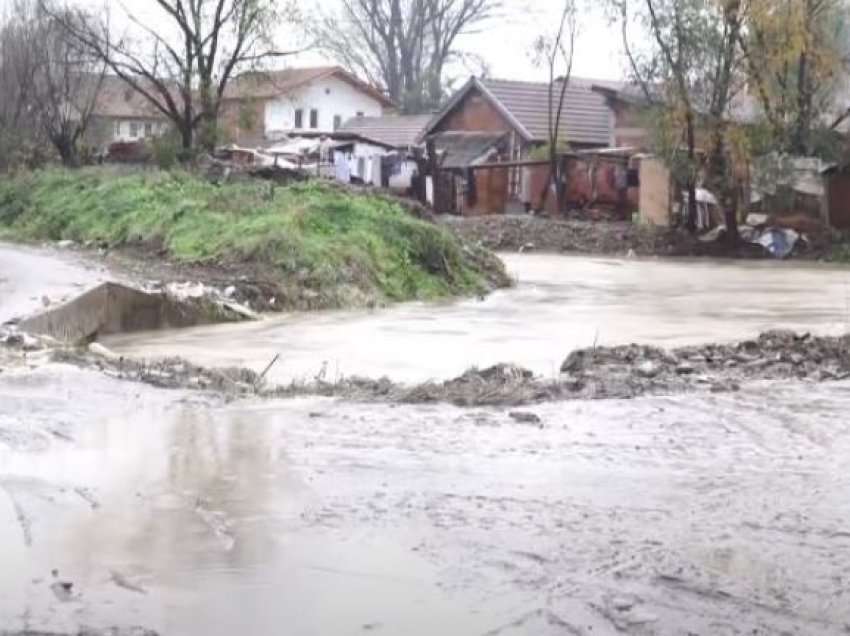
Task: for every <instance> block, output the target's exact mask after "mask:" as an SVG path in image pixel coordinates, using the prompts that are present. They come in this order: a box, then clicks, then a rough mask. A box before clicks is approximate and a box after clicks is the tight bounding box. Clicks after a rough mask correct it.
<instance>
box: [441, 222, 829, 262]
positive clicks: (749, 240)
mask: <svg viewBox="0 0 850 636" xmlns="http://www.w3.org/2000/svg"><path fill="white" fill-rule="evenodd" d="M440 222H441V223H443V224H444V225H445V226H446V227H448V228H449V229H451V230H452V231H453V232H454V233H455V234H457V235H458V236H460V237H461V238H462V239H464V240H465V241H468V242H472V243H477V244H479V245H481V246H483V247H485V248H487V249H491V250H496V251H510V252H527V251H529V246H533V248H534V250H535V251H539V252H554V253H566V254H590V255H607V256H629V257H635V256H643V257H647V256H683V257H686V256H711V257H724V256H725V257H736V258H765V257H770V256H771V255H774V256H779V257H781V258H785V257H787V256H789V255H790V254H791V253H792V252H793V255H794V256H795V257H799V258H805V259H819V258H825V257H826V256H828V255H829V253H830V252H831V250H832V249H833V248H832V241H831V239H830V237H829V236H828V235H827V234H825V233H823V232H820V233H811V234H810V233H806V234H804V235H803V234H802V233H801V232H800V231H799V230H796V229H795V228H788V227H785V226H784V225H782V224H781V221H780V220H778V219H775V218H773V217H770V218H769V219H767V222H768V223H769V227H768V228H750V227H747V226H742V227H741V230H742V232H741V238H742V241H741V242H740V244H739V245H738V246H737V247H734V248H730V247H729V246H728V244H727V243H726V242H725V241H724V240H723V238H724V237H725V228H724V227H722V226H718V227H716V228H714V229H713V230H711V231H709V232H707V233H705V234H704V235H702V236H700V237H698V236H695V235H693V234H691V233H689V232H687V231H686V230H683V229H675V228H662V227H651V226H646V225H639V224H635V223H630V222H625V221H587V220H580V219H546V218H540V217H534V216H528V215H523V216H510V215H491V216H480V217H452V216H443V217H441V218H440ZM804 238H805V240H803V239H804Z"/></svg>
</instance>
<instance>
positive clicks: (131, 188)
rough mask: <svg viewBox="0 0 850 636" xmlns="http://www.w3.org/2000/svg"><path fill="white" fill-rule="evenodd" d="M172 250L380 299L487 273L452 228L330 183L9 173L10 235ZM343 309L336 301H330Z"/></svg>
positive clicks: (430, 291)
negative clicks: (259, 266) (261, 268)
mask: <svg viewBox="0 0 850 636" xmlns="http://www.w3.org/2000/svg"><path fill="white" fill-rule="evenodd" d="M4 234H5V235H7V236H12V237H14V238H16V239H19V240H54V241H55V240H63V239H71V240H74V241H78V242H81V243H85V242H96V243H100V244H107V245H109V246H111V247H113V248H115V247H118V248H120V247H122V246H130V245H150V246H157V247H162V248H164V249H165V250H166V251H167V254H168V256H169V257H170V258H171V259H172V260H174V261H177V262H183V263H198V264H207V263H216V264H225V265H226V264H228V263H244V262H256V263H259V264H262V265H264V266H269V267H271V268H272V270H273V271H275V272H277V273H279V275H280V277H281V280H282V281H286V282H287V283H290V284H291V283H292V282H293V281H296V282H297V286H298V287H299V288H303V289H311V290H314V291H316V292H319V293H331V295H333V293H332V290H334V289H337V288H340V287H344V286H347V287H348V288H351V287H354V288H356V289H357V290H359V291H360V292H364V293H365V294H367V295H370V296H371V297H373V298H377V299H378V300H381V301H400V300H411V299H435V298H441V297H446V296H451V295H460V294H471V293H478V292H480V291H481V290H482V289H484V288H485V286H486V284H485V281H486V274H487V272H484V271H482V270H481V267H482V266H479V265H477V263H480V262H482V260H486V259H478V258H473V257H471V256H470V254H469V252H468V251H467V250H465V249H464V247H463V246H462V245H461V244H460V243H459V241H458V240H457V239H456V238H455V237H454V236H453V235H451V234H450V233H448V231H446V230H444V229H442V228H440V227H437V226H435V225H433V224H430V223H427V222H424V221H420V220H417V219H415V218H413V217H412V216H410V215H409V214H408V213H406V212H405V211H404V210H403V209H402V208H401V207H400V206H398V205H397V204H395V203H393V202H392V201H389V200H387V199H384V198H380V197H376V196H370V195H363V194H355V193H351V192H348V191H344V190H342V189H340V188H337V187H334V186H332V185H329V184H324V183H321V182H307V183H301V184H294V185H291V186H287V187H277V188H275V190H274V194H273V196H271V194H270V186H269V184H268V183H265V182H259V181H250V182H246V183H235V184H231V185H225V186H215V185H213V184H210V183H208V182H207V181H205V180H202V179H199V178H198V177H196V176H193V175H191V174H189V173H186V172H136V173H129V174H128V173H126V172H125V173H121V172H118V171H115V170H109V169H105V168H87V169H84V170H78V171H67V170H61V169H50V170H44V171H39V172H35V173H26V174H21V175H17V176H14V177H10V178H8V179H5V178H3V177H0V235H4ZM331 304H333V303H331Z"/></svg>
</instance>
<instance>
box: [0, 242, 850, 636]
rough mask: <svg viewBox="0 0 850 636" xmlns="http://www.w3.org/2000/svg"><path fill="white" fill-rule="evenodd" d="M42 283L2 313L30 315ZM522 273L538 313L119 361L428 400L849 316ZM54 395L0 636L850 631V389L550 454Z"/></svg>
mask: <svg viewBox="0 0 850 636" xmlns="http://www.w3.org/2000/svg"><path fill="white" fill-rule="evenodd" d="M36 256H38V255H37V254H36ZM2 258H3V252H2V250H0V259H2ZM14 260H15V263H16V265H15V266H16V267H18V268H19V269H20V268H21V266H22V265H21V264H22V263H23V264H26V263H34V261H27V260H25V259H24V260H17V259H14ZM2 263H3V261H2V260H0V264H2ZM45 265H50V260H49V259H48V260H46V261H42V262H41V264H40V265H39V267H38V268H36V269H33V270H32V271H31V273H30V274H27V273H26V272H24V273H23V274H22V276H28V275H29V276H32V277H35V278H37V275H38V273H39V272H41V273H42V280H38V281H35V280H34V279H33V278H30V280H29V282H27V279H20V280H19V279H17V278H13V279H12V280H11V282H10V281H7V282H5V283H2V287H0V292H8V290H12V293H13V295H14V297H16V298H18V299H23V301H22V302H20V303H19V304H18V301H16V306H23V305H25V304H27V303H32V302H33V299H35V300H37V299H38V296H39V294H41V293H42V291H41V289H43V287H44V285H43V283H44V280H43V274H44V272H45V271H50V272H52V271H53V270H45V269H44V266H45ZM509 266H510V268H511V269H512V270H513V271H514V272H515V273H516V275H517V277H518V278H519V281H520V284H519V285H518V287H517V288H516V289H513V290H508V291H505V292H500V293H498V294H495V295H493V296H492V297H490V298H488V299H486V300H484V301H463V302H456V303H445V304H442V305H439V306H422V305H416V304H413V305H407V306H403V307H397V308H393V309H388V310H381V311H376V312H370V313H366V312H360V313H356V312H347V313H342V312H340V313H328V314H320V315H317V316H304V317H279V318H273V319H268V320H266V321H263V322H261V323H258V324H247V325H238V326H232V325H231V326H225V327H216V328H212V329H193V330H188V331H180V332H168V333H161V334H141V335H134V336H128V337H126V338H121V339H116V340H115V341H111V342H109V343H108V344H109V345H110V346H112V347H114V348H116V349H118V350H120V351H123V352H126V351H134V352H143V353H146V354H151V355H159V354H163V353H165V354H169V355H173V354H183V355H188V356H189V357H192V358H195V359H198V360H199V361H201V362H209V361H212V362H215V363H222V364H223V363H235V362H244V361H247V362H249V363H251V364H252V365H253V366H262V363H264V362H265V361H266V360H267V359H268V358H270V357H271V355H272V354H273V353H277V352H280V353H282V354H283V355H284V365H282V370H281V371H278V373H282V374H284V375H285V374H293V373H308V372H310V371H311V369H315V367H316V366H318V365H320V364H321V363H322V361H328V364H329V365H334V366H336V365H338V366H339V367H340V369H341V372H345V373H366V374H369V375H383V374H387V375H390V376H391V377H393V378H394V379H401V380H404V379H408V380H413V379H417V378H421V377H423V376H425V377H428V376H434V377H440V378H443V377H447V376H449V375H452V374H453V373H456V372H458V371H459V370H462V369H463V368H464V367H465V366H467V365H469V364H473V363H477V364H487V363H489V362H496V361H513V362H519V363H521V364H525V365H527V366H531V367H533V368H535V369H536V370H538V371H540V372H541V373H546V372H547V370H548V369H549V366H550V365H551V366H552V367H553V368H556V367H557V365H558V364H559V363H560V360H561V358H562V357H563V356H564V355H565V354H566V352H567V351H568V350H569V349H571V348H572V347H574V346H585V345H588V344H591V343H592V342H593V341H594V340H596V341H598V342H599V343H612V342H622V341H628V340H638V341H647V342H656V343H660V344H680V343H685V342H692V341H704V340H717V339H735V338H740V337H744V336H748V335H752V334H755V333H757V332H758V331H760V330H762V329H765V328H774V327H790V328H797V329H806V330H811V331H815V332H831V331H839V330H842V329H844V327H845V323H846V317H847V315H848V313H850V312H848V311H847V307H848V302H847V298H848V293H847V291H846V286H847V282H846V280H847V278H848V274H846V273H845V272H844V271H841V270H835V269H829V268H821V267H799V266H794V267H791V266H785V265H777V264H774V263H770V264H757V263H746V264H711V263H706V262H700V263H687V262H669V261H611V260H602V259H578V258H564V257H548V256H524V257H522V258H510V259H509ZM69 267H76V266H75V265H74V264H73V263H72V264H70V265H69ZM2 271H3V272H4V274H8V272H9V270H7V269H4V270H2ZM87 271H88V270H85V269H82V270H80V269H74V270H73V271H69V272H67V274H68V275H67V276H65V275H64V274H62V275H60V276H59V280H58V284H56V285H52V286H51V288H53V289H57V290H58V289H62V288H63V287H64V283H70V284H73V283H75V282H85V281H83V280H80V281H77V280H76V279H77V278H79V277H80V276H84V275H86V272H87ZM89 275H95V276H96V274H91V273H89ZM6 277H7V278H9V277H8V276H6ZM51 278H52V276H51ZM20 281H23V282H20ZM36 283H37V286H38V289H32V288H31V285H35V284H36ZM3 300H4V302H6V300H5V297H4V298H3ZM34 367H35V368H32V369H28V368H17V369H6V370H5V371H3V372H0V633H2V632H3V630H12V633H17V632H22V631H25V630H32V631H43V632H49V633H77V632H78V631H80V630H81V629H82V628H83V627H86V628H93V629H103V628H108V627H113V626H118V627H129V626H143V627H146V628H149V629H154V630H157V631H158V632H159V634H161V636H184V635H189V636H191V635H194V634H203V635H204V636H231V635H232V634H237V633H239V634H251V635H252V636H279V635H280V634H286V635H287V636H326V635H330V636H337V635H346V636H347V635H352V636H353V635H364V634H388V635H397V634H399V635H400V634H403V635H405V636H419V635H421V636H426V635H427V636H431V635H433V634H463V635H467V634H471V635H478V636H518V635H523V636H548V635H554V634H580V635H589V636H599V635H607V634H623V633H625V634H630V635H635V636H643V635H649V634H659V635H667V634H670V635H673V634H675V635H680V634H688V633H692V634H706V635H708V634H711V635H712V636H714V635H742V636H743V635H745V634H746V635H751V634H805V635H807V636H809V635H813V636H819V635H824V636H826V635H833V634H838V633H846V631H847V630H848V629H850V585H849V584H848V576H850V526H849V525H848V519H850V481H848V479H847V472H848V460H847V458H848V457H850V418H848V417H847V413H848V411H850V382H844V383H832V384H818V385H809V384H801V383H787V384H776V383H774V384H762V385H755V386H749V387H745V389H744V390H743V391H742V392H740V393H737V394H730V395H707V394H700V395H690V396H681V397H676V398H643V399H636V400H632V401H599V402H569V403H553V404H545V405H539V406H535V407H533V408H531V409H528V410H530V411H533V412H534V413H535V414H537V415H538V416H539V417H540V418H541V420H542V424H541V425H540V426H529V425H523V424H519V423H517V422H514V421H513V419H512V418H511V417H510V416H509V414H508V413H506V412H505V411H503V410H500V409H459V408H455V407H450V406H444V405H428V406H394V405H367V404H355V403H347V402H342V401H334V400H325V399H318V398H316V399H300V400H292V401H259V400H249V401H237V402H227V401H225V400H224V399H223V398H218V397H214V396H209V395H205V394H202V393H185V392H179V391H164V390H157V389H154V388H151V387H148V386H143V385H137V384H133V383H129V382H122V381H119V380H117V379H113V378H110V377H107V376H106V375H104V374H100V373H96V372H92V371H82V370H78V369H75V368H70V367H65V366H61V365H47V366H43V365H42V366H38V365H37V364H35V363H34ZM332 372H333V369H331V371H329V373H332ZM54 572H55V574H54Z"/></svg>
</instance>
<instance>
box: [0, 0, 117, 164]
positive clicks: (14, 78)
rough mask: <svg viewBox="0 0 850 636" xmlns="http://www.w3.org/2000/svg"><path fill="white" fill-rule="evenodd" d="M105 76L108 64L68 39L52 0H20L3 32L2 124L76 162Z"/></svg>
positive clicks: (0, 35) (0, 54) (0, 69)
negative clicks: (57, 17)
mask: <svg viewBox="0 0 850 636" xmlns="http://www.w3.org/2000/svg"><path fill="white" fill-rule="evenodd" d="M65 18H67V19H72V18H71V17H70V16H65ZM102 78H103V65H102V64H99V63H98V62H97V60H95V59H94V58H93V57H92V56H91V55H90V54H88V53H87V52H86V51H84V50H82V49H81V48H80V47H79V46H78V45H77V44H76V42H74V41H72V40H71V39H70V38H69V37H67V34H66V32H65V30H64V28H62V27H61V25H60V24H59V22H58V21H57V20H56V19H55V18H54V17H53V13H52V12H51V10H48V8H47V0H40V1H37V0H15V2H14V15H13V16H12V17H11V18H10V19H9V20H8V21H7V23H6V25H5V27H4V28H3V30H2V33H0V85H2V91H0V95H2V96H1V97H0V128H2V129H4V130H6V131H8V132H9V134H10V135H11V134H14V133H16V134H17V136H18V141H19V142H21V141H23V140H25V141H26V142H29V143H30V144H32V145H33V147H35V146H37V145H38V144H40V143H42V142H47V143H49V144H51V145H52V146H53V147H54V149H55V150H56V152H57V153H58V154H59V156H60V158H61V159H62V162H63V163H64V164H65V165H68V166H76V165H77V164H78V162H79V150H78V146H79V142H80V140H81V139H82V137H83V135H84V133H85V131H86V128H87V127H88V124H89V121H90V119H91V114H92V110H93V108H94V105H95V101H96V99H97V95H98V92H99V90H100V84H101V81H102ZM11 131H14V133H12V132H11ZM0 134H2V133H0ZM7 139H8V137H7Z"/></svg>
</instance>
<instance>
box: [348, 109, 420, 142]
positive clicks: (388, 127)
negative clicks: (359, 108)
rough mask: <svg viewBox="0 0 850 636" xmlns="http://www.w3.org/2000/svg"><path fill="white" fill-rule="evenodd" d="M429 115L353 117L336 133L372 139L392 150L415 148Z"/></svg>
mask: <svg viewBox="0 0 850 636" xmlns="http://www.w3.org/2000/svg"><path fill="white" fill-rule="evenodd" d="M429 121H431V115H386V116H384V117H355V118H353V119H349V120H348V121H347V122H345V124H344V125H343V126H342V128H340V129H339V131H338V132H341V133H351V134H354V135H359V136H361V137H364V138H366V139H374V140H375V141H378V142H381V143H382V144H386V145H388V146H392V147H393V148H408V147H411V146H417V145H419V144H420V143H421V141H422V135H423V133H424V132H425V127H426V126H427V125H428V122H429Z"/></svg>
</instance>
